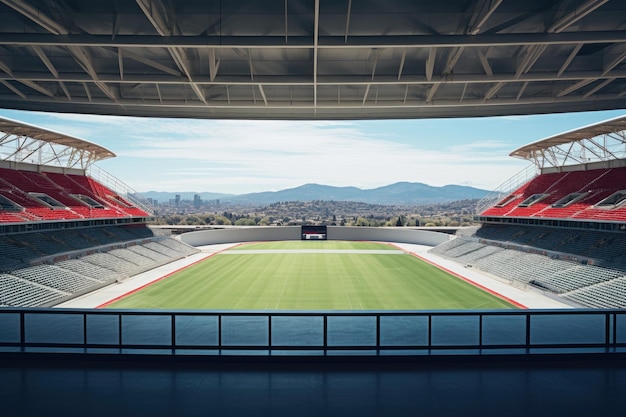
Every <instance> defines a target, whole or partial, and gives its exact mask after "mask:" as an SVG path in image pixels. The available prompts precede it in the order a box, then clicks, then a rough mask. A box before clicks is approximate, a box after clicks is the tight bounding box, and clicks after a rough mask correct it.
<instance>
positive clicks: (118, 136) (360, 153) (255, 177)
mask: <svg viewBox="0 0 626 417" xmlns="http://www.w3.org/2000/svg"><path fill="white" fill-rule="evenodd" d="M625 114H626V110H616V111H600V112H581V113H563V114H551V115H531V116H502V117H481V118H464V119H417V120H367V121H254V120H199V119H167V118H136V117H121V116H119V117H118V116H96V115H79V114H61V113H38V112H25V111H16V110H3V109H0V117H6V118H10V119H13V120H19V121H22V122H26V123H30V124H33V125H36V126H40V127H43V128H46V129H49V130H54V131H57V132H60V133H65V134H68V135H71V136H75V137H78V138H81V139H85V140H88V141H90V142H94V143H97V144H99V145H101V146H104V147H106V148H108V149H110V150H111V151H113V152H114V153H115V154H116V155H117V157H116V158H111V159H107V160H103V161H100V162H98V163H97V165H98V166H99V167H100V168H102V169H104V170H106V171H108V172H109V173H111V174H113V175H114V176H116V177H117V178H119V179H120V180H122V181H123V182H125V183H126V184H127V185H129V186H130V187H131V188H133V189H135V190H136V191H139V192H148V191H169V192H190V191H193V192H215V193H225V194H245V193H251V192H262V191H278V190H282V189H286V188H293V187H297V186H300V185H303V184H308V183H316V184H324V185H332V186H355V187H359V188H362V189H372V188H376V187H380V186H384V185H389V184H393V183H395V182H400V181H407V182H422V183H426V184H429V185H432V186H443V185H447V184H458V185H469V186H472V187H476V188H482V189H488V190H492V189H495V188H497V187H498V186H499V185H500V184H502V183H504V182H505V181H506V180H507V179H509V178H510V177H512V176H513V175H515V174H516V173H518V172H519V171H521V170H523V169H525V168H526V167H528V166H529V165H531V164H530V162H528V161H524V160H520V159H516V158H512V157H510V156H509V153H511V152H512V151H513V150H515V149H517V148H519V147H520V146H523V145H526V144H528V143H531V142H535V141H537V140H540V139H543V138H546V137H549V136H553V135H556V134H559V133H562V132H566V131H569V130H572V129H577V128H579V127H583V126H586V125H588V124H592V123H596V122H600V121H603V120H606V119H610V118H613V117H618V116H623V115H625Z"/></svg>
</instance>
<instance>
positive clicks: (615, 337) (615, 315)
mask: <svg viewBox="0 0 626 417" xmlns="http://www.w3.org/2000/svg"><path fill="white" fill-rule="evenodd" d="M616 345H617V313H616V312H613V347H615V346H616Z"/></svg>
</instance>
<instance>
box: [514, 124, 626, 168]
mask: <svg viewBox="0 0 626 417" xmlns="http://www.w3.org/2000/svg"><path fill="white" fill-rule="evenodd" d="M510 156H513V157H517V158H522V159H529V160H534V161H535V162H537V161H541V163H539V164H538V165H540V166H542V167H543V166H545V165H546V163H545V162H548V164H549V165H552V166H563V165H565V164H566V162H573V163H576V164H579V163H587V162H591V161H610V160H613V159H622V158H624V157H626V115H625V116H620V117H616V118H613V119H609V120H605V121H603V122H599V123H594V124H592V125H588V126H585V127H581V128H578V129H574V130H570V131H568V132H564V133H560V134H558V135H554V136H550V137H548V138H545V139H541V140H539V141H537V142H533V143H530V144H528V145H525V146H522V147H521V148H518V149H516V150H514V151H513V152H511V153H510Z"/></svg>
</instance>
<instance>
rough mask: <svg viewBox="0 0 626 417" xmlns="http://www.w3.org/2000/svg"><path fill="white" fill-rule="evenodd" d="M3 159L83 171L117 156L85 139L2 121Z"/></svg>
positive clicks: (0, 127) (0, 136)
mask: <svg viewBox="0 0 626 417" xmlns="http://www.w3.org/2000/svg"><path fill="white" fill-rule="evenodd" d="M7 149H10V150H9V151H6V150H7ZM3 151H4V152H3ZM0 156H1V159H2V160H10V161H15V162H31V163H32V162H34V163H37V164H40V165H46V164H56V165H64V166H67V167H68V168H72V167H80V168H82V169H84V168H86V167H87V166H88V165H90V164H91V163H93V162H96V161H99V160H102V159H107V158H113V157H115V154H114V153H113V152H111V151H110V150H108V149H107V148H105V147H103V146H100V145H96V144H95V143H92V142H89V141H86V140H84V139H78V138H75V137H73V136H69V135H66V134H63V133H58V132H54V131H52V130H48V129H44V128H41V127H37V126H33V125H30V124H27V123H24V122H18V121H15V120H11V119H7V118H3V117H0Z"/></svg>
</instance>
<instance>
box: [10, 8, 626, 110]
mask: <svg viewBox="0 0 626 417" xmlns="http://www.w3.org/2000/svg"><path fill="white" fill-rule="evenodd" d="M624 16H626V2H624V1H622V0H507V1H503V0H445V1H432V0H415V1H410V0H384V1H383V0H359V1H352V0H342V1H335V0H306V1H305V0H263V1H259V0H229V1H223V0H176V1H170V0H118V1H108V0H90V1H82V0H0V21H2V25H1V26H0V107H4V108H14V109H26V110H42V111H56V112H75V113H94V114H118V115H134V116H160V117H163V116H173V117H201V118H241V119H250V118H251V119H315V118H319V119H361V118H363V119H369V118H428V117H463V116H487V115H506V114H534V113H552V112H568V111H583V110H605V109H618V108H626V63H625V60H626V30H625V28H624Z"/></svg>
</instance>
